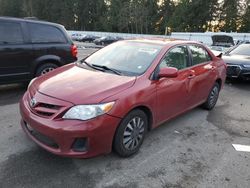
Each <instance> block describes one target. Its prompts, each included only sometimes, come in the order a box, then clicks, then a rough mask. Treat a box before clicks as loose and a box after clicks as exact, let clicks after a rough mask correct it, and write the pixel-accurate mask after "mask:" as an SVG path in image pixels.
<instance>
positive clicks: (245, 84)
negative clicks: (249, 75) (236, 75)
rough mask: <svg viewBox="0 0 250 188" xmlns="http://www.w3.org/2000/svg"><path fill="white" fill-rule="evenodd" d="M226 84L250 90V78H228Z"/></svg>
mask: <svg viewBox="0 0 250 188" xmlns="http://www.w3.org/2000/svg"><path fill="white" fill-rule="evenodd" d="M226 84H227V85H230V86H232V87H235V88H237V89H241V90H246V91H250V80H240V79H227V80H226Z"/></svg>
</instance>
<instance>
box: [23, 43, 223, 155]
mask: <svg viewBox="0 0 250 188" xmlns="http://www.w3.org/2000/svg"><path fill="white" fill-rule="evenodd" d="M225 78H226V65H225V63H224V62H223V60H222V59H220V58H218V57H215V56H214V55H213V54H212V53H211V51H210V50H209V49H207V48H206V47H205V46H203V45H202V44H199V43H196V42H190V41H178V40H176V41H170V40H159V39H150V40H149V39H140V40H139V39H137V40H126V41H121V42H117V43H114V44H112V45H109V46H107V47H105V48H103V49H101V50H99V51H97V52H96V53H94V54H92V55H90V56H89V57H87V58H85V59H84V60H82V61H80V62H77V63H75V64H70V65H66V66H64V67H61V68H59V69H56V70H55V71H52V72H51V73H48V74H46V75H44V76H41V77H39V78H36V79H35V80H33V81H32V82H31V84H30V85H29V87H28V90H27V92H26V93H25V94H24V96H23V98H22V100H21V102H20V112H21V115H22V120H21V125H22V128H23V130H24V131H25V132H26V133H27V135H28V136H29V137H30V138H31V139H32V140H33V141H34V142H36V143H37V144H38V145H40V146H41V147H42V148H44V149H46V150H48V151H50V152H52V153H54V154H58V155H62V156H70V157H79V158H88V157H93V156H96V155H100V154H105V153H109V152H111V150H112V148H113V149H114V150H115V151H116V152H117V153H118V154H119V155H120V156H123V157H128V156H131V155H132V154H134V153H136V152H137V151H138V150H139V148H140V146H141V145H142V142H143V139H144V137H145V133H146V132H147V131H149V130H151V129H154V128H156V127H157V126H159V125H160V124H162V123H163V122H165V121H167V120H169V119H171V118H174V117H176V116H177V115H180V114H182V113H184V112H186V111H187V110H190V109H192V108H194V107H196V106H199V105H202V106H203V107H204V108H206V109H208V110H211V109H212V108H213V107H214V106H215V104H216V102H217V99H218V96H219V92H220V90H221V88H222V87H223V85H224V81H225Z"/></svg>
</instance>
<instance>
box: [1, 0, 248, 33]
mask: <svg viewBox="0 0 250 188" xmlns="http://www.w3.org/2000/svg"><path fill="white" fill-rule="evenodd" d="M0 15H1V16H13V17H37V18H38V19H41V20H47V21H52V22H57V23H60V24H63V25H64V26H65V27H66V28H67V29H71V30H86V31H107V32H125V33H143V34H165V33H166V32H167V33H170V32H205V31H226V32H250V0H0Z"/></svg>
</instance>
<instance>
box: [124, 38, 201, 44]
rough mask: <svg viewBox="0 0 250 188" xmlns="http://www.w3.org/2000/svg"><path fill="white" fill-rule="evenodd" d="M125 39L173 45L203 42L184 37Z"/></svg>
mask: <svg viewBox="0 0 250 188" xmlns="http://www.w3.org/2000/svg"><path fill="white" fill-rule="evenodd" d="M125 41H134V42H141V43H149V44H158V45H162V46H166V45H169V46H173V45H178V44H190V43H191V44H201V43H199V42H197V41H189V40H183V39H174V38H160V37H159V38H136V39H127V40H125Z"/></svg>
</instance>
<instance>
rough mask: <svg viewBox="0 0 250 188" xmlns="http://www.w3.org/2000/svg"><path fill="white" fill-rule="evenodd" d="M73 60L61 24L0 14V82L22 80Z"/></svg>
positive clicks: (72, 50)
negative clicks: (1, 15) (0, 15)
mask: <svg viewBox="0 0 250 188" xmlns="http://www.w3.org/2000/svg"><path fill="white" fill-rule="evenodd" d="M76 60H77V48H76V46H75V45H74V43H73V42H72V40H71V39H70V37H69V36H68V34H67V32H66V30H65V28H64V27H63V26H62V25H59V24H54V23H50V22H44V21H38V20H29V19H18V18H9V17H0V84H5V83H15V82H26V81H29V80H31V79H32V78H33V77H36V76H40V75H43V74H45V73H47V72H49V71H51V70H53V69H55V68H57V67H59V66H62V65H64V64H67V63H71V62H74V61H76Z"/></svg>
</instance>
